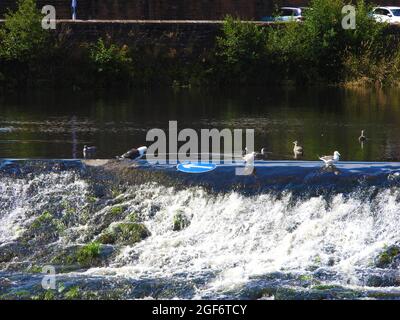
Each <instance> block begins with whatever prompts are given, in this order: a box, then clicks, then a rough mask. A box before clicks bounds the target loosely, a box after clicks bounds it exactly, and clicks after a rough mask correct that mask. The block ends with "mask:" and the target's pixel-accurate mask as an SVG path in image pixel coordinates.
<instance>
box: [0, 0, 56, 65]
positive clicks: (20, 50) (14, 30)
mask: <svg viewBox="0 0 400 320" xmlns="http://www.w3.org/2000/svg"><path fill="white" fill-rule="evenodd" d="M41 20H42V15H41V13H40V12H39V10H38V9H37V8H36V1H35V0H19V1H18V9H17V11H16V12H14V13H12V12H8V13H7V14H6V15H5V22H4V25H3V26H2V27H1V29H0V58H1V59H3V60H15V61H19V62H30V61H32V60H35V59H36V58H38V57H41V56H43V55H45V53H46V49H47V44H48V32H47V31H46V30H44V29H43V28H42V26H41Z"/></svg>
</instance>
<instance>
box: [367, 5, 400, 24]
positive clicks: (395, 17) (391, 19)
mask: <svg viewBox="0 0 400 320" xmlns="http://www.w3.org/2000/svg"><path fill="white" fill-rule="evenodd" d="M372 17H373V18H374V19H375V21H377V22H386V23H400V7H376V8H374V10H372Z"/></svg>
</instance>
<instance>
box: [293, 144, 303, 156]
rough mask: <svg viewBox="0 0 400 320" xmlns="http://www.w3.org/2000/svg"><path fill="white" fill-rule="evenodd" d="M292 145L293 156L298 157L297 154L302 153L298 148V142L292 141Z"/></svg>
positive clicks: (301, 149)
mask: <svg viewBox="0 0 400 320" xmlns="http://www.w3.org/2000/svg"><path fill="white" fill-rule="evenodd" d="M293 144H294V148H293V152H294V154H296V155H298V154H303V153H304V149H303V147H302V146H299V143H298V141H294V142H293Z"/></svg>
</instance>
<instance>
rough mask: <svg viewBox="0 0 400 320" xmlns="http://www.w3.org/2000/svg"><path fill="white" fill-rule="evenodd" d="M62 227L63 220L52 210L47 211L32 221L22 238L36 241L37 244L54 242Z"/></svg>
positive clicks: (27, 240)
mask: <svg viewBox="0 0 400 320" xmlns="http://www.w3.org/2000/svg"><path fill="white" fill-rule="evenodd" d="M62 228H63V225H62V222H61V221H59V220H58V219H56V218H55V217H54V216H53V215H52V214H51V213H50V212H48V211H45V212H43V213H42V214H41V215H40V216H39V217H37V218H36V219H35V220H34V221H33V222H32V223H31V225H30V226H29V227H28V229H27V230H26V231H25V232H24V234H23V235H22V237H21V240H22V241H26V242H32V241H34V242H35V244H36V245H37V244H44V243H50V242H54V241H56V240H57V239H58V238H59V232H60V231H61V229H62Z"/></svg>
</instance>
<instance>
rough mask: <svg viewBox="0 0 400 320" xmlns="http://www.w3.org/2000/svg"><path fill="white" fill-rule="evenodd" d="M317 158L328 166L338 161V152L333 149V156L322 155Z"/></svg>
mask: <svg viewBox="0 0 400 320" xmlns="http://www.w3.org/2000/svg"><path fill="white" fill-rule="evenodd" d="M319 159H320V160H322V161H323V162H325V165H326V166H327V167H329V166H332V165H333V164H334V163H336V162H338V161H339V159H340V153H339V152H338V151H335V152H334V153H333V156H323V157H320V158H319Z"/></svg>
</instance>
